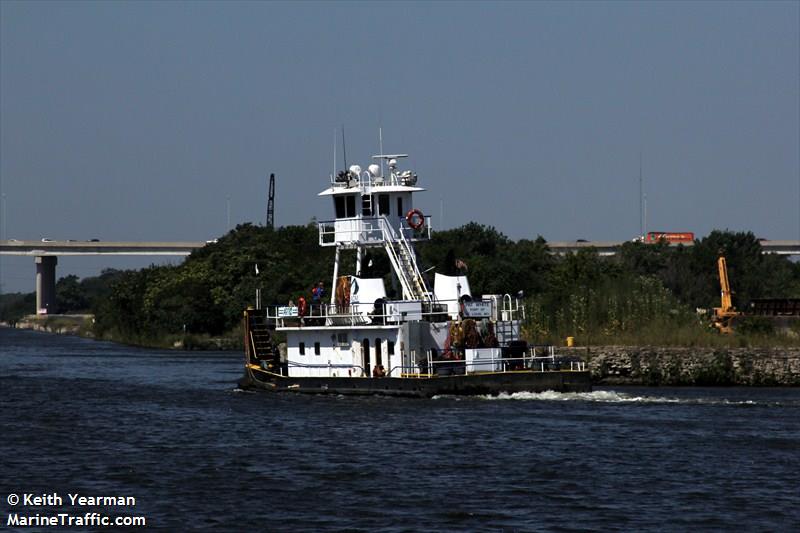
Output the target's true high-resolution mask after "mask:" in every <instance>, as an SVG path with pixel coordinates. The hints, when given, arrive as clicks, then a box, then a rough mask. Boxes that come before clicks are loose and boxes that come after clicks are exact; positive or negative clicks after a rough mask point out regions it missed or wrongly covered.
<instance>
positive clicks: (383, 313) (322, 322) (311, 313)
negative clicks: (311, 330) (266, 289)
mask: <svg viewBox="0 0 800 533" xmlns="http://www.w3.org/2000/svg"><path fill="white" fill-rule="evenodd" d="M478 301H487V302H493V300H478ZM414 303H416V304H417V305H418V307H417V309H419V311H416V310H414V312H413V313H412V314H413V318H406V317H405V316H404V315H403V314H402V313H403V312H409V305H413V304H414ZM459 303H460V302H459V301H458V300H436V301H434V302H429V301H421V300H385V301H384V302H383V303H382V308H380V309H379V308H376V305H375V302H351V303H350V304H348V305H342V306H340V305H336V304H324V303H323V304H317V303H314V304H311V305H309V306H308V308H307V309H306V312H305V314H303V316H300V309H299V308H298V307H297V306H296V305H292V306H290V305H268V306H264V307H263V309H261V310H260V311H263V315H262V316H263V318H264V319H265V320H266V322H267V324H269V325H274V326H276V327H278V328H284V327H289V328H292V327H298V326H344V325H351V326H357V325H365V324H372V325H382V324H397V323H401V322H406V321H408V320H425V321H428V322H450V321H452V320H453V317H452V316H451V315H450V312H449V311H448V309H449V308H450V307H454V306H453V305H452V304H456V305H455V307H458V306H459ZM516 305H519V304H518V303H515V306H516ZM519 309H520V310H522V309H523V306H522V305H519ZM464 318H474V319H476V320H481V319H482V318H490V317H467V316H465V317H464ZM498 322H499V323H505V322H508V320H503V319H501V320H500V321H498ZM532 350H536V348H532ZM534 355H538V354H534Z"/></svg>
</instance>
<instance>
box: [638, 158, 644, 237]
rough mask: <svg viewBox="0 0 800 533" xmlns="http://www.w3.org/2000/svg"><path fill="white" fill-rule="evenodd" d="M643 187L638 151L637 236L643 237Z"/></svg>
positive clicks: (640, 159)
mask: <svg viewBox="0 0 800 533" xmlns="http://www.w3.org/2000/svg"><path fill="white" fill-rule="evenodd" d="M644 209H645V207H644V187H643V185H642V151H641V150H639V235H641V236H642V237H644Z"/></svg>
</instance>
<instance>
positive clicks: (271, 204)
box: [267, 174, 275, 229]
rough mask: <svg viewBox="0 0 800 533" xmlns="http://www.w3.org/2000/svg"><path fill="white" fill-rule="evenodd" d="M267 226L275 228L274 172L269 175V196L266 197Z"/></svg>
mask: <svg viewBox="0 0 800 533" xmlns="http://www.w3.org/2000/svg"><path fill="white" fill-rule="evenodd" d="M267 227H268V228H270V229H275V174H270V175H269V198H268V199H267Z"/></svg>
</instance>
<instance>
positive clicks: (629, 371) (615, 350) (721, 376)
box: [563, 346, 800, 386]
mask: <svg viewBox="0 0 800 533" xmlns="http://www.w3.org/2000/svg"><path fill="white" fill-rule="evenodd" d="M568 352H572V353H574V354H575V355H580V356H581V357H583V358H584V360H586V361H587V362H588V363H589V368H590V370H591V372H592V380H593V381H594V382H595V383H597V384H599V385H663V386H668V385H698V386H700V385H746V386H800V348H796V347H793V348H678V347H669V348H664V347H639V346H600V347H591V348H589V350H588V354H587V350H586V348H572V349H571V350H570V349H566V350H565V352H563V353H568Z"/></svg>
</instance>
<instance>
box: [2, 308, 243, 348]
mask: <svg viewBox="0 0 800 533" xmlns="http://www.w3.org/2000/svg"><path fill="white" fill-rule="evenodd" d="M0 327H9V328H17V329H29V330H33V331H39V332H42V333H52V334H56V335H77V336H79V337H85V338H87V339H95V338H96V339H97V340H104V341H109V342H116V343H118V344H125V345H129V346H139V347H143V348H158V349H169V350H214V351H218V350H231V351H234V350H238V351H241V350H242V349H243V346H244V345H243V343H242V333H241V331H233V332H231V333H230V334H229V335H226V336H222V337H212V336H210V335H200V334H194V333H187V334H182V335H167V336H160V337H147V336H146V335H141V336H138V337H136V338H127V337H122V336H114V335H113V334H110V333H107V334H105V335H102V336H100V337H98V336H96V335H95V333H94V315H91V314H85V315H50V316H37V315H28V316H26V317H24V318H22V319H21V320H19V321H17V322H15V323H14V324H9V323H6V322H0Z"/></svg>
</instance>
